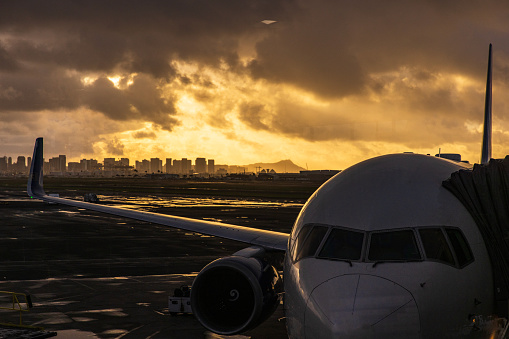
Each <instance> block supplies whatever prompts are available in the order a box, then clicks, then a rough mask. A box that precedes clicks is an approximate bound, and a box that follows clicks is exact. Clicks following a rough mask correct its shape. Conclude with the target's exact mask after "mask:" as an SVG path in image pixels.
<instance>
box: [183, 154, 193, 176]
mask: <svg viewBox="0 0 509 339" xmlns="http://www.w3.org/2000/svg"><path fill="white" fill-rule="evenodd" d="M181 161H182V171H181V173H182V174H185V175H188V174H189V173H190V172H191V170H192V167H191V160H187V158H182V160H181Z"/></svg>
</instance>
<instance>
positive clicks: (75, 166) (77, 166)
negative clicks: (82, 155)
mask: <svg viewBox="0 0 509 339" xmlns="http://www.w3.org/2000/svg"><path fill="white" fill-rule="evenodd" d="M67 171H68V172H73V173H77V172H81V171H82V166H81V163H79V162H71V161H70V162H69V163H68V164H67Z"/></svg>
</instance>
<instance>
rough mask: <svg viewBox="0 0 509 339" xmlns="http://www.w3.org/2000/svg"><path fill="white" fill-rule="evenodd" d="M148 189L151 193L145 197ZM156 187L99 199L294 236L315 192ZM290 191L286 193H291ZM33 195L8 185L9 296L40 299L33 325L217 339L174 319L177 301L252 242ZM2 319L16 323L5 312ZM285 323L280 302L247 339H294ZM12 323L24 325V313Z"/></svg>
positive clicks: (68, 192)
mask: <svg viewBox="0 0 509 339" xmlns="http://www.w3.org/2000/svg"><path fill="white" fill-rule="evenodd" d="M45 180H46V179H45ZM121 182H123V181H117V182H116V184H114V185H113V186H119V185H120V183H121ZM137 184H139V182H137ZM69 185H70V187H71V186H72V182H71V184H69ZM127 185H128V184H127ZM143 185H147V190H148V191H149V192H150V194H148V195H146V196H145V195H144V194H143V192H142V190H141V189H140V188H141V187H142V186H143ZM151 185H152V186H151ZM154 185H155V184H154V183H153V182H151V183H148V182H146V183H142V184H139V186H136V187H137V189H136V190H133V191H135V193H133V192H131V191H129V188H128V187H122V189H121V190H122V191H123V192H122V193H121V194H114V193H113V189H112V190H111V191H110V189H109V188H108V185H106V184H105V185H104V186H105V187H106V188H107V189H106V191H107V192H106V195H102V196H101V195H100V197H101V200H102V201H103V202H102V203H107V204H115V205H117V206H118V205H122V206H125V207H129V208H136V209H144V210H148V211H151V212H157V213H164V214H175V215H181V216H186V217H193V218H203V219H208V220H218V221H223V222H226V223H232V224H238V225H245V226H250V227H259V228H265V229H271V230H276V231H280V232H290V230H291V227H292V224H293V222H294V220H295V218H296V217H297V215H298V212H299V211H300V209H301V207H302V205H303V203H304V202H305V200H306V198H307V196H306V195H307V194H308V193H307V192H308V191H309V192H312V191H314V189H315V188H316V187H311V185H310V186H309V187H308V188H307V190H304V191H302V192H299V193H298V194H296V195H295V194H293V193H291V194H290V196H289V198H287V199H285V194H282V195H279V193H277V194H276V193H274V192H275V190H274V189H273V188H272V189H273V192H272V193H270V195H271V196H270V197H263V194H261V193H260V192H259V188H256V189H255V188H254V187H256V184H255V185H253V186H251V187H252V188H253V190H252V192H253V197H249V194H250V192H249V188H248V189H246V188H245V187H244V188H243V189H242V191H243V192H242V194H239V195H242V196H241V197H236V196H235V195H236V193H235V188H233V189H232V187H235V186H231V185H228V189H229V190H230V191H231V192H230V193H229V195H228V196H225V195H224V192H223V191H221V190H220V187H221V186H220V185H219V186H217V185H218V184H217V183H215V184H214V190H216V189H219V191H218V192H219V194H213V193H214V191H213V190H210V189H209V187H203V186H201V187H198V188H196V189H194V190H193V189H190V190H187V189H186V190H179V191H177V193H176V191H175V190H169V192H170V193H168V192H167V191H166V190H163V191H161V190H158V191H157V192H154V187H153V186H154ZM158 185H160V183H158ZM295 185H297V184H295ZM273 186H274V185H273ZM218 187H219V188H218ZM288 187H289V186H285V187H284V188H283V191H285V190H286V191H287V192H289V188H288ZM52 188H53V187H52ZM55 189H57V190H58V189H60V190H63V193H64V194H62V191H60V193H61V196H69V197H78V198H79V196H80V195H81V196H82V193H83V192H87V191H89V190H88V188H87V187H81V188H79V189H77V190H76V189H74V188H62V187H55ZM47 191H48V190H47ZM207 191H208V192H207ZM211 191H212V194H211ZM189 192H192V195H191V194H189ZM246 192H247V193H246ZM292 192H293V191H292ZM94 193H99V192H97V191H96V192H94ZM156 193H157V194H156ZM165 193H167V194H165ZM25 194H26V193H25V192H24V187H23V186H21V187H20V188H13V187H12V183H7V184H6V183H5V181H1V180H0V213H1V214H0V225H1V228H2V235H1V236H0V248H2V259H1V265H0V290H4V291H5V290H7V291H13V292H22V293H29V294H31V295H32V298H33V302H34V308H33V309H32V311H31V312H29V313H28V314H26V315H24V320H25V322H26V323H27V324H30V325H37V326H44V327H45V328H46V329H47V330H51V331H57V332H58V338H80V337H78V335H82V336H83V337H91V335H92V338H93V336H96V337H98V338H207V337H212V338H214V335H213V334H211V333H207V331H206V329H205V328H203V327H202V326H201V325H200V324H199V323H198V322H197V320H196V319H195V318H194V317H192V316H176V317H172V316H170V315H169V313H168V310H167V308H168V305H167V303H168V296H169V295H171V294H172V293H173V290H174V289H175V288H177V287H180V285H182V284H186V285H191V284H192V281H193V278H194V276H195V275H196V274H197V273H198V272H199V271H200V270H201V268H203V267H204V266H205V265H206V264H208V263H209V262H211V261H213V260H214V259H217V258H220V257H223V256H227V255H230V254H232V253H234V252H235V251H237V250H239V249H242V248H244V247H246V246H245V245H243V244H241V243H238V242H233V241H227V240H223V239H218V238H214V237H207V236H200V235H197V234H194V233H190V232H184V231H180V230H176V229H171V228H167V227H162V226H158V225H153V224H149V223H146V222H141V221H133V220H128V219H124V218H120V217H115V216H109V215H104V214H100V213H96V212H91V211H84V210H78V209H76V208H70V207H64V206H59V205H49V204H46V203H43V202H40V201H37V200H33V199H29V198H28V197H26V196H25ZM309 194H310V193H309ZM260 195H262V196H260ZM122 197H125V199H124V198H122ZM200 199H201V200H200ZM275 262H276V263H277V260H276V261H275ZM0 315H2V316H4V315H5V317H8V315H7V314H6V313H5V312H2V313H0ZM283 316H284V315H283V310H282V305H281V306H280V307H279V308H278V309H277V310H276V312H275V314H274V315H273V316H272V317H271V318H269V319H268V320H267V321H266V322H264V323H263V324H262V325H261V326H259V327H258V328H256V329H254V330H252V331H251V332H248V333H245V334H243V335H244V336H248V337H252V338H285V337H287V336H286V330H285V324H284V320H283V321H278V319H279V318H282V317H283ZM11 317H14V318H13V319H14V320H12V321H16V320H15V319H16V315H11ZM0 320H1V321H4V320H3V319H0ZM241 338H242V337H241Z"/></svg>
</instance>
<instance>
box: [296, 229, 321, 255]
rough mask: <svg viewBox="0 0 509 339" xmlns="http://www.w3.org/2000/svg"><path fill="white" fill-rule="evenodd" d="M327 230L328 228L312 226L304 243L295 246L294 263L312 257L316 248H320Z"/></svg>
mask: <svg viewBox="0 0 509 339" xmlns="http://www.w3.org/2000/svg"><path fill="white" fill-rule="evenodd" d="M328 230H329V228H328V227H325V226H314V227H313V229H312V230H311V231H310V232H309V235H308V236H307V237H306V238H305V239H304V241H303V242H300V243H298V244H296V246H295V249H294V253H295V257H294V261H299V260H300V259H302V258H305V257H309V256H314V255H315V253H316V250H317V249H318V246H320V244H321V243H322V240H323V238H324V237H325V234H326V233H327V231H328ZM301 232H302V231H301ZM299 236H300V234H299Z"/></svg>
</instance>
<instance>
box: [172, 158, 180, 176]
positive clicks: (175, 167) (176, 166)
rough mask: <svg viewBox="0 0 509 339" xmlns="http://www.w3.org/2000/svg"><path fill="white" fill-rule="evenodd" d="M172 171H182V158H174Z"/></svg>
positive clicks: (178, 172)
mask: <svg viewBox="0 0 509 339" xmlns="http://www.w3.org/2000/svg"><path fill="white" fill-rule="evenodd" d="M172 173H177V174H180V173H182V160H173V168H172Z"/></svg>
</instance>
